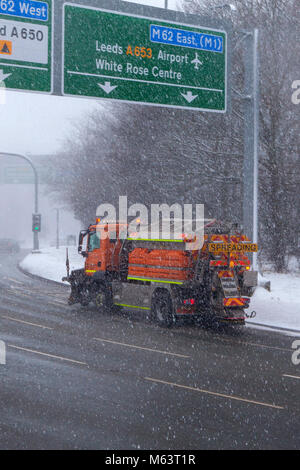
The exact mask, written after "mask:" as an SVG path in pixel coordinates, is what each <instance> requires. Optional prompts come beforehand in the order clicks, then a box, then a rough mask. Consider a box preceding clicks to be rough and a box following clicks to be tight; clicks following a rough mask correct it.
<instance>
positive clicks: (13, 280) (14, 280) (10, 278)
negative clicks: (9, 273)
mask: <svg viewBox="0 0 300 470" xmlns="http://www.w3.org/2000/svg"><path fill="white" fill-rule="evenodd" d="M5 279H7V280H8V281H12V282H16V283H17V284H21V285H23V284H24V283H23V282H20V281H17V280H16V279H13V278H12V277H5Z"/></svg>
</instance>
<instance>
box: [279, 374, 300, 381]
mask: <svg viewBox="0 0 300 470" xmlns="http://www.w3.org/2000/svg"><path fill="white" fill-rule="evenodd" d="M282 377H290V378H291V379H298V380H300V377H299V376H298V375H289V374H282Z"/></svg>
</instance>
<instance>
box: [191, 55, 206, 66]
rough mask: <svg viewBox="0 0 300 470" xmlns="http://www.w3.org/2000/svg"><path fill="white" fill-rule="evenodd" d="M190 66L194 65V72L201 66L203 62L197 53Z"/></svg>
mask: <svg viewBox="0 0 300 470" xmlns="http://www.w3.org/2000/svg"><path fill="white" fill-rule="evenodd" d="M191 64H195V70H199V65H203V62H201V60H200V59H199V57H198V52H196V57H195V59H194V60H192V61H191Z"/></svg>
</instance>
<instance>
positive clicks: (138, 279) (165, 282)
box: [127, 276, 183, 284]
mask: <svg viewBox="0 0 300 470" xmlns="http://www.w3.org/2000/svg"><path fill="white" fill-rule="evenodd" d="M127 279H128V280H131V281H149V282H163V283H164V284H183V282H179V281H162V280H160V279H148V278H144V277H131V276H130V277H129V276H128V277H127Z"/></svg>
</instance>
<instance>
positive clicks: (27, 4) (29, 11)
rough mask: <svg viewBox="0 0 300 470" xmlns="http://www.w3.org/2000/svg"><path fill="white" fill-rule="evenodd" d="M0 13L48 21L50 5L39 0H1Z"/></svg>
mask: <svg viewBox="0 0 300 470" xmlns="http://www.w3.org/2000/svg"><path fill="white" fill-rule="evenodd" d="M0 15H9V16H18V17H20V18H27V19H30V20H39V21H48V19H49V5H48V3H46V2H38V1H35V0H1V1H0Z"/></svg>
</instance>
